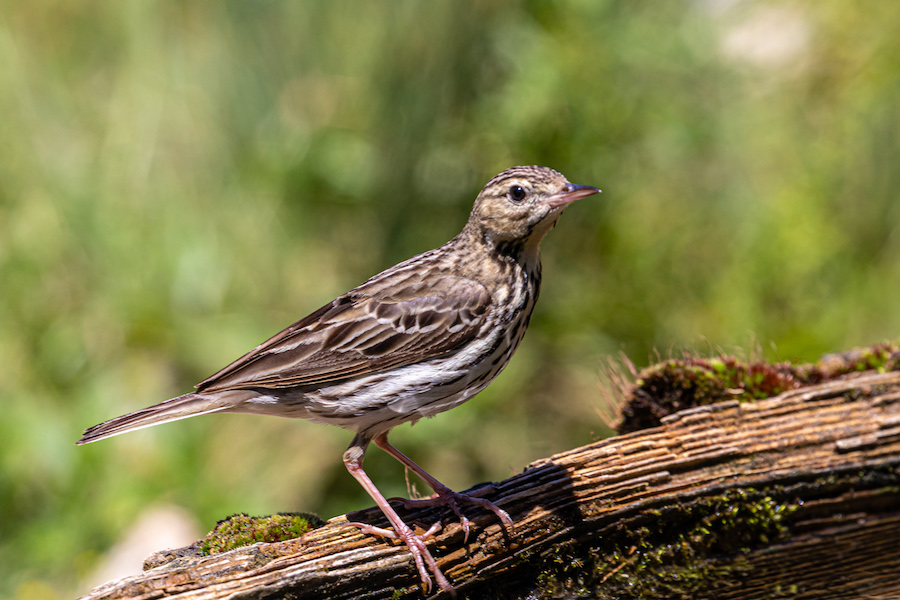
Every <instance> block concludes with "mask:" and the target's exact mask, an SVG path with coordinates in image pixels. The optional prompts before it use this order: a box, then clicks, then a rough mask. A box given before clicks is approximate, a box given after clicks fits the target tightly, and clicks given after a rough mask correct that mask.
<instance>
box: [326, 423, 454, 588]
mask: <svg viewBox="0 0 900 600" xmlns="http://www.w3.org/2000/svg"><path fill="white" fill-rule="evenodd" d="M368 443H369V440H368V438H366V437H364V436H362V435H357V436H356V437H355V438H354V439H353V443H351V444H350V447H349V448H348V449H347V451H346V452H344V464H345V465H346V466H347V470H348V471H349V472H350V474H351V475H353V477H354V478H355V479H356V480H357V481H358V482H359V484H360V485H361V486H362V487H363V489H364V490H366V492H368V494H369V495H370V496H371V497H372V500H374V501H375V504H377V505H378V508H380V509H381V512H383V513H384V516H385V517H387V520H388V521H390V523H391V525H392V526H393V528H394V531H389V530H387V529H381V528H379V527H372V526H371V525H365V524H363V523H350V525H353V526H355V527H359V528H360V529H361V530H362V531H364V532H365V533H369V534H373V535H381V536H385V537H390V538H395V539H396V538H399V539H401V540H403V542H404V543H405V544H406V546H407V547H408V548H409V551H410V553H411V554H412V556H413V561H415V563H416V569H417V570H418V571H419V577H420V578H421V580H422V585H423V587H424V589H425V593H426V594H427V593H428V592H430V591H431V577H430V576H429V574H428V570H430V571H431V572H432V573H433V574H434V580H435V581H436V582H437V584H438V587H440V588H441V589H442V590H444V591H446V592H450V593H451V594H453V595H454V596H455V590H454V589H453V586H452V585H450V582H449V581H447V578H446V577H444V574H443V573H441V570H440V569H439V568H438V566H437V562H436V561H435V560H434V558H433V557H432V556H431V553H430V552H429V551H428V548H427V547H426V546H425V540H426V539H427V538H428V537H430V536H432V535H434V534H435V533H436V532H437V531H438V529H440V526H439V524H438V526H437V527H432V528H431V529H429V530H428V531H427V532H426V533H425V535H421V536H420V535H416V534H415V533H413V531H412V529H410V528H409V526H408V525H407V524H406V523H404V522H403V521H402V520H401V519H400V516H399V515H397V512H396V511H395V510H394V509H393V508H391V505H390V504H389V503H388V501H387V500H386V499H385V497H384V496H383V495H382V493H381V492H379V491H378V488H377V487H375V484H374V483H372V480H371V479H369V476H368V475H366V472H365V471H363V468H362V462H363V458H364V457H365V454H366V446H367V445H368ZM426 564H427V565H428V570H426V568H425V565H426Z"/></svg>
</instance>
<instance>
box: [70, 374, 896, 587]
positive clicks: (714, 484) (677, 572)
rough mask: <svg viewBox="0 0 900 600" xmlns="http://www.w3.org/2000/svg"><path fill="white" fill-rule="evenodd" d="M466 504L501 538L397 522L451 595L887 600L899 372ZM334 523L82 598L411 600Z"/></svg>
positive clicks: (591, 453) (786, 401)
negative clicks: (411, 532)
mask: <svg viewBox="0 0 900 600" xmlns="http://www.w3.org/2000/svg"><path fill="white" fill-rule="evenodd" d="M482 491H484V492H489V493H487V494H486V495H487V496H488V497H490V498H491V499H492V500H494V501H495V502H496V503H497V504H499V505H500V506H502V507H503V508H504V509H506V510H507V511H508V512H509V513H510V515H511V516H512V517H513V519H514V521H515V523H516V528H515V531H514V532H506V531H504V530H503V528H502V527H501V525H500V524H499V523H498V522H497V519H496V517H495V516H494V515H493V514H486V513H477V514H474V513H473V514H471V515H470V517H472V527H473V530H472V534H471V535H470V537H469V539H468V540H467V541H465V540H464V539H463V533H462V531H461V529H460V527H459V525H458V524H456V523H455V522H453V519H452V517H451V515H449V513H448V511H444V510H436V509H423V510H417V511H410V512H405V513H401V514H403V515H404V516H405V518H406V519H407V522H411V523H415V524H417V525H419V526H421V527H423V528H427V527H428V526H429V525H431V523H433V522H434V521H435V520H436V519H443V521H444V523H446V525H445V526H444V528H443V530H442V531H441V532H439V533H438V534H437V535H436V536H435V538H434V539H433V541H432V542H431V545H430V547H431V548H432V552H433V553H434V555H435V557H436V558H437V559H438V562H439V564H440V567H441V569H442V570H443V572H444V573H445V575H446V576H447V577H448V579H449V580H450V581H451V582H452V583H453V584H454V585H455V586H456V587H457V590H458V593H459V596H461V597H469V598H521V597H540V598H549V597H554V598H555V597H566V598H575V597H578V598H580V597H591V598H598V597H599V598H632V597H646V598H656V597H659V598H711V597H714V598H728V599H742V600H743V599H750V598H774V597H793V598H860V597H870V598H875V597H880V598H884V597H900V372H897V371H890V372H877V371H866V372H862V373H857V374H851V375H844V376H841V377H839V378H837V379H834V380H830V381H826V382H824V383H820V384H817V385H810V386H806V387H801V388H798V389H793V390H789V391H786V392H784V393H781V394H779V395H778V396H775V397H772V398H768V399H764V400H759V401H756V402H746V403H740V402H738V401H723V402H718V403H715V404H711V405H707V406H700V407H695V408H689V409H687V410H682V411H680V412H677V413H675V414H671V415H669V416H666V417H664V418H663V419H662V422H661V425H659V426H657V427H654V428H651V429H644V430H640V431H635V432H632V433H628V434H626V435H621V436H619V437H615V438H611V439H606V440H603V441H600V442H597V443H594V444H591V445H589V446H585V447H582V448H576V449H574V450H571V451H568V452H564V453H562V454H558V455H556V456H553V457H550V458H547V459H544V460H540V461H537V462H535V463H533V464H531V465H529V466H528V467H527V468H526V469H525V470H524V472H522V473H521V474H519V475H516V476H514V477H511V478H509V479H507V480H505V481H502V482H499V483H497V484H494V485H493V486H488V487H486V488H483V490H482ZM349 517H350V519H351V520H355V521H365V522H369V523H376V524H380V525H384V526H386V522H385V521H384V519H383V517H382V516H381V515H380V513H379V512H377V510H375V509H370V510H367V511H362V512H359V513H354V514H351V515H350V516H349ZM346 521H347V517H346V516H341V517H337V518H334V519H331V520H330V521H329V522H328V523H327V524H326V525H325V526H323V527H321V528H319V529H316V530H313V531H311V532H309V533H307V534H306V535H304V536H303V537H301V538H298V539H294V540H289V541H284V542H279V543H273V544H255V545H253V546H248V547H243V548H238V549H235V550H232V551H229V552H226V553H222V554H214V555H211V556H196V555H192V554H195V553H196V549H192V548H188V549H183V550H182V551H181V554H182V555H183V556H181V557H180V558H176V559H174V560H171V562H168V563H166V564H162V565H161V566H158V567H156V568H152V569H149V570H146V571H145V572H144V573H143V574H140V575H136V576H132V577H128V578H125V579H121V580H118V581H114V582H110V583H108V584H105V585H103V586H100V587H98V588H96V589H95V590H93V591H92V592H91V593H90V594H88V595H87V596H85V598H89V599H91V600H100V599H112V598H135V599H151V598H178V599H184V600H187V599H218V598H226V597H240V598H260V599H262V598H282V597H286V598H297V599H299V598H421V597H422V596H423V592H422V590H421V589H420V587H419V582H418V576H417V574H416V571H415V569H414V568H413V566H412V561H411V558H410V555H409V553H408V552H407V551H406V549H405V547H404V546H402V545H400V544H397V543H395V542H390V541H385V540H382V539H378V538H375V537H372V536H368V535H363V534H361V533H360V532H359V531H357V530H356V529H355V528H353V527H347V526H344V525H343V524H344V523H345V522H346ZM171 556H175V555H174V554H170V557H171Z"/></svg>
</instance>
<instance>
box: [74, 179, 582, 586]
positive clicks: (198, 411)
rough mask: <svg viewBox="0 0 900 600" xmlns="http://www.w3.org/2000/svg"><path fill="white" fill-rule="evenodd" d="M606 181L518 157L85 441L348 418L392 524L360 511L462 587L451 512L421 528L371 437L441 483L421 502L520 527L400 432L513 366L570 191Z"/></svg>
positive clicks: (426, 582) (422, 570) (343, 422)
mask: <svg viewBox="0 0 900 600" xmlns="http://www.w3.org/2000/svg"><path fill="white" fill-rule="evenodd" d="M598 192H600V190H599V189H597V188H596V187H593V186H588V185H577V184H573V183H570V182H569V181H568V180H567V179H566V177H565V176H563V175H562V174H561V173H559V172H558V171H555V170H553V169H551V168H548V167H543V166H536V165H532V166H518V167H512V168H510V169H507V170H505V171H503V172H501V173H499V174H497V175H496V176H494V177H493V178H492V179H490V181H488V182H487V184H486V185H485V186H484V188H483V189H482V190H481V192H480V193H479V194H478V196H477V197H476V199H475V203H474V206H473V208H472V211H471V213H470V215H469V218H468V221H467V222H466V224H465V226H464V227H463V229H462V231H461V232H460V233H459V234H458V235H457V236H456V237H454V238H453V239H451V240H450V241H449V242H447V243H446V244H444V245H443V246H441V247H439V248H436V249H434V250H430V251H428V252H424V253H422V254H419V255H417V256H414V257H412V258H410V259H408V260H405V261H403V262H401V263H399V264H397V265H395V266H393V267H390V268H389V269H387V270H385V271H383V272H381V273H379V274H378V275H375V276H373V277H371V278H370V279H369V280H367V281H365V282H364V283H362V284H361V285H359V286H358V287H356V288H354V289H352V290H350V291H349V292H347V293H345V294H343V295H341V296H339V297H338V298H336V299H335V300H333V301H332V302H329V303H328V304H326V305H324V306H322V307H321V308H320V309H318V310H316V311H315V312H313V313H311V314H310V315H308V316H306V317H304V318H302V319H300V320H299V321H297V322H296V323H294V324H293V325H290V326H289V327H287V328H286V329H284V330H283V331H281V332H280V333H278V334H276V335H274V336H273V337H271V338H270V339H269V340H267V341H265V342H263V343H262V344H260V345H259V346H257V347H256V348H254V349H253V350H251V351H250V352H248V353H247V354H245V355H244V356H242V357H241V358H239V359H237V360H236V361H234V362H233V363H231V364H230V365H228V366H227V367H225V368H224V369H222V370H220V371H219V372H217V373H215V374H214V375H212V376H211V377H209V378H207V379H205V380H203V381H201V382H200V383H199V384H197V385H196V386H195V388H196V389H195V391H193V392H189V393H187V394H183V395H181V396H178V397H175V398H172V399H170V400H166V401H164V402H160V403H159V404H155V405H153V406H150V407H148V408H144V409H141V410H138V411H135V412H132V413H129V414H126V415H123V416H120V417H116V418H114V419H111V420H109V421H106V422H104V423H100V424H99V425H95V426H93V427H90V428H88V429H86V430H85V431H84V434H83V435H82V437H81V438H80V439H79V440H78V441H77V442H76V444H78V445H83V444H87V443H90V442H95V441H98V440H101V439H104V438H108V437H111V436H115V435H119V434H121V433H125V432H128V431H134V430H137V429H142V428H145V427H150V426H153V425H159V424H161V423H167V422H171V421H176V420H179V419H184V418H187V417H194V416H198V415H204V414H212V413H250V414H262V415H274V416H280V417H291V418H301V419H307V420H309V421H313V422H316V423H323V424H329V425H337V426H339V427H343V428H345V429H348V430H350V431H352V432H354V437H353V440H352V442H351V443H350V446H349V447H348V449H347V450H346V452H345V453H344V455H343V461H344V464H345V466H346V468H347V470H348V471H349V473H350V474H351V475H352V476H353V477H354V478H355V479H356V480H357V481H358V482H359V484H360V485H361V486H362V487H363V489H364V490H365V491H366V492H367V493H368V494H369V495H370V496H371V497H372V499H373V500H374V501H375V504H376V505H377V506H378V507H379V508H380V509H381V511H382V512H383V513H384V515H385V517H386V518H387V520H388V522H389V523H390V525H391V527H392V529H385V528H379V527H375V526H372V525H367V524H364V523H351V525H354V526H356V527H358V528H360V530H362V531H363V532H364V533H369V534H374V535H379V536H384V537H389V538H394V539H399V540H402V542H403V543H405V544H406V546H407V547H408V549H409V552H410V553H411V554H412V558H413V562H414V564H415V568H416V570H417V571H418V574H419V578H420V579H421V582H422V586H423V589H424V591H425V593H426V594H427V593H430V591H431V589H432V580H431V577H434V581H435V582H436V583H437V585H438V587H439V588H440V589H441V590H443V591H449V592H451V593H454V591H455V588H454V587H453V586H452V585H451V584H450V582H449V581H448V580H447V578H446V577H445V576H444V575H443V573H442V572H441V570H440V568H439V567H438V565H437V562H436V561H435V559H434V557H433V556H432V555H431V553H430V551H429V550H428V548H427V545H426V543H425V542H426V540H427V539H428V538H429V537H430V536H432V535H434V534H435V533H436V532H437V531H439V530H440V527H441V524H440V522H437V523H435V524H434V525H433V526H432V527H431V528H430V529H429V530H427V531H426V532H425V533H424V534H416V533H414V532H413V530H412V529H411V528H410V527H409V526H408V525H407V524H406V523H405V522H404V521H403V520H402V519H401V518H400V516H399V515H398V514H397V511H396V510H395V509H394V508H393V507H392V506H391V504H390V503H389V502H388V500H387V499H386V498H385V497H384V496H383V495H382V494H381V492H380V491H379V490H378V488H377V487H376V486H375V484H374V483H373V482H372V480H371V479H370V478H369V476H368V475H367V474H366V472H365V471H364V470H363V459H364V457H365V453H366V450H367V448H368V447H369V445H370V443H372V442H374V443H375V445H376V446H378V447H379V448H381V449H382V450H384V451H385V452H387V453H388V454H390V455H391V456H393V457H394V458H396V459H397V460H399V461H400V462H401V463H402V464H403V465H404V466H405V467H407V468H408V469H410V470H412V471H413V472H414V473H416V474H417V475H419V476H420V477H421V478H422V479H423V480H424V481H425V482H426V483H427V484H428V485H429V486H430V487H432V488H433V490H434V492H435V495H434V496H432V497H431V498H423V499H419V500H405V501H404V503H405V505H406V506H407V507H409V506H413V505H416V504H429V505H445V506H448V507H449V508H451V509H452V511H453V512H454V513H455V514H456V515H457V517H458V518H459V519H460V522H461V524H462V528H463V529H464V530H465V533H466V535H468V532H469V522H468V520H467V519H466V517H465V516H464V515H463V512H462V509H461V505H464V504H469V505H475V506H479V507H481V508H483V509H486V510H489V511H492V512H493V513H494V514H496V515H497V517H498V518H499V519H500V521H501V522H502V523H503V524H504V525H505V526H507V527H510V528H512V527H513V521H512V519H511V518H510V516H509V514H508V513H507V512H506V511H505V510H503V509H502V508H500V507H499V506H497V505H495V504H494V503H493V502H490V501H489V500H487V499H485V498H481V497H476V496H472V495H467V494H463V493H458V492H454V491H452V490H451V489H450V488H448V487H447V486H445V485H443V484H442V483H441V482H440V481H438V480H437V479H436V478H434V477H433V476H431V475H430V474H429V473H427V472H426V471H425V470H424V469H423V468H421V467H420V466H419V465H417V464H416V463H415V462H413V461H412V460H411V459H410V458H408V457H407V456H406V455H405V454H403V453H402V452H400V451H399V450H398V449H396V448H395V447H394V446H392V445H391V444H390V443H389V442H388V433H389V432H390V431H391V429H393V428H394V427H396V426H398V425H400V424H403V423H407V422H410V423H414V422H415V421H417V420H419V419H421V418H424V417H433V416H434V415H436V414H438V413H441V412H444V411H446V410H449V409H451V408H454V407H456V406H458V405H459V404H462V403H463V402H466V401H467V400H469V399H471V398H472V397H473V396H475V395H476V394H477V393H479V392H480V391H481V390H483V389H484V388H485V387H487V385H488V384H489V383H490V382H491V381H492V380H493V379H494V378H495V377H496V376H497V375H498V374H499V373H500V372H501V371H502V370H503V369H504V368H505V367H506V365H507V364H508V363H509V360H510V357H511V356H512V354H513V352H514V351H515V350H516V348H517V347H518V346H519V342H521V341H522V337H523V335H524V334H525V330H526V328H527V327H528V323H529V321H530V319H531V315H532V311H533V310H534V306H535V303H536V302H537V299H538V293H539V291H540V284H541V259H540V243H541V240H542V239H543V238H544V236H545V235H546V234H547V233H548V232H549V231H550V230H551V229H553V227H554V226H555V225H556V222H557V220H558V219H559V216H560V214H561V213H562V212H563V210H564V209H565V208H566V207H567V206H568V205H569V204H571V203H572V202H573V201H575V200H578V199H580V198H585V197H587V196H591V195H593V194H596V193H598Z"/></svg>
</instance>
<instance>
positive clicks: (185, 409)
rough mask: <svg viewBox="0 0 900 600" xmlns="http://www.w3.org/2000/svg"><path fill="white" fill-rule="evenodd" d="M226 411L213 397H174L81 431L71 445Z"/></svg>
mask: <svg viewBox="0 0 900 600" xmlns="http://www.w3.org/2000/svg"><path fill="white" fill-rule="evenodd" d="M227 408H231V404H229V403H227V402H222V401H221V400H220V399H217V398H216V397H215V396H204V395H202V394H197V393H194V392H191V393H189V394H184V395H183V396H178V397H177V398H172V399H171V400H166V401H165V402H160V403H159V404H154V405H153V406H148V407H147V408H142V409H141V410H138V411H135V412H133V413H128V414H127V415H122V416H121V417H116V418H115V419H110V420H109V421H106V422H104V423H100V424H99V425H94V426H93V427H89V428H87V429H85V430H84V435H82V436H81V439H80V440H78V441H77V442H75V444H76V445H78V446H81V445H83V444H89V443H91V442H96V441H97V440H102V439H105V438H108V437H112V436H114V435H119V434H120V433H126V432H128V431H135V430H136V429H143V428H144V427H151V426H153V425H159V424H160V423H168V422H169V421H177V420H179V419H186V418H188V417H195V416H197V415H205V414H208V413H213V412H219V411H221V410H225V409H227Z"/></svg>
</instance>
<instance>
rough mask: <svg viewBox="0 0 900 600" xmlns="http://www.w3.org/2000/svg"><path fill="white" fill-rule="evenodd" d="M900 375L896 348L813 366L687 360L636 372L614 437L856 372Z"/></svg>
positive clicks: (879, 347) (878, 347)
mask: <svg viewBox="0 0 900 600" xmlns="http://www.w3.org/2000/svg"><path fill="white" fill-rule="evenodd" d="M868 370H878V371H882V372H884V371H892V370H900V346H898V343H896V342H894V343H881V344H875V345H874V346H870V347H866V348H854V349H851V350H848V351H846V352H842V353H837V354H829V355H826V356H824V357H822V359H821V360H819V361H818V362H816V363H798V364H795V363H790V362H780V363H770V362H766V361H751V362H748V361H742V360H739V359H737V358H735V357H734V356H718V357H713V358H699V357H692V356H686V357H685V358H682V359H670V360H666V361H663V362H661V363H658V364H655V365H651V366H649V367H647V368H646V369H644V370H642V371H640V372H639V373H638V374H637V376H636V378H635V381H634V383H633V384H632V385H631V386H628V388H627V390H626V400H625V404H624V406H623V407H622V421H621V423H620V424H619V426H618V430H619V433H627V432H630V431H637V430H639V429H647V428H650V427H656V426H658V425H659V424H660V420H661V419H662V418H663V417H665V416H666V415H669V414H672V413H675V412H678V411H679V410H683V409H685V408H691V407H694V406H703V405H707V404H713V403H716V402H721V401H723V400H738V401H740V402H752V401H754V400H759V399H762V398H770V397H772V396H777V395H778V394H781V393H783V392H785V391H788V390H791V389H795V388H798V387H800V386H803V385H811V384H816V383H822V382H824V381H829V380H831V379H836V378H838V377H841V376H843V375H847V374H849V373H855V372H859V371H868Z"/></svg>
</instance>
